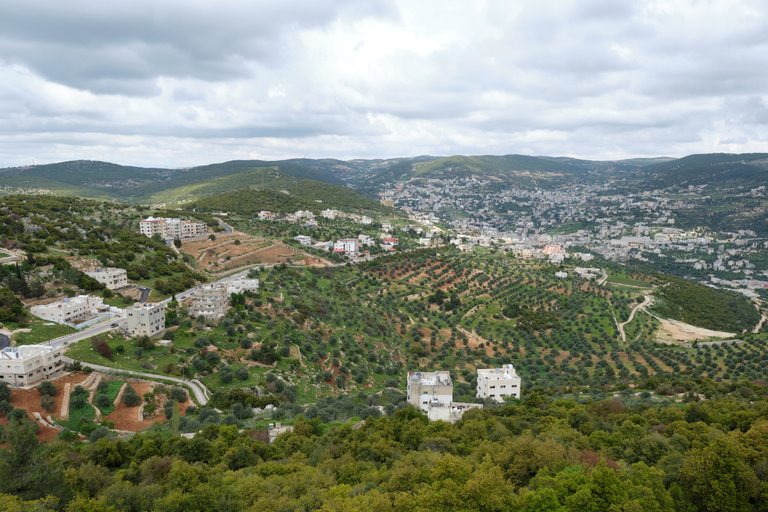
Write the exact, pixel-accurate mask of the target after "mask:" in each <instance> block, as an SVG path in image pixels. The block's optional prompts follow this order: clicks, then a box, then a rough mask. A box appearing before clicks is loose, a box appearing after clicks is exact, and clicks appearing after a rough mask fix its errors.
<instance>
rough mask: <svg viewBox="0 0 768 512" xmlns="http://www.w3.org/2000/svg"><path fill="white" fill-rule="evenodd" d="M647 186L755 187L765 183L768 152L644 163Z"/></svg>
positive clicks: (642, 175) (767, 174)
mask: <svg viewBox="0 0 768 512" xmlns="http://www.w3.org/2000/svg"><path fill="white" fill-rule="evenodd" d="M639 176H640V177H641V179H642V180H644V183H645V184H646V186H647V187H651V186H656V187H659V188H664V187H671V186H684V187H687V186H688V185H694V186H696V185H710V186H717V185H720V186H723V185H727V186H734V185H741V186H743V187H757V186H760V185H764V184H766V183H768V153H745V154H728V153H716V154H704V155H690V156H686V157H684V158H679V159H676V160H671V161H668V162H662V163H658V164H654V165H648V166H644V167H642V168H641V169H640V171H639Z"/></svg>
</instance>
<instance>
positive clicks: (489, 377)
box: [477, 364, 522, 402]
mask: <svg viewBox="0 0 768 512" xmlns="http://www.w3.org/2000/svg"><path fill="white" fill-rule="evenodd" d="M521 393H522V381H521V380H520V376H519V375H517V372H516V371H515V367H514V366H513V365H511V364H505V365H503V366H502V367H501V368H491V369H478V370H477V396H478V397H479V398H491V399H493V400H495V401H497V402H503V401H504V397H505V396H511V397H512V398H517V399H518V400H519V399H520V397H521V396H522V394H521Z"/></svg>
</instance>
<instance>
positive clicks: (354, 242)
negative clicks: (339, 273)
mask: <svg viewBox="0 0 768 512" xmlns="http://www.w3.org/2000/svg"><path fill="white" fill-rule="evenodd" d="M359 251H360V240H358V239H357V238H342V239H340V240H337V241H336V243H335V244H333V252H343V253H345V254H357V253H358V252H359Z"/></svg>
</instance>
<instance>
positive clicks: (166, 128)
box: [0, 0, 768, 165]
mask: <svg viewBox="0 0 768 512" xmlns="http://www.w3.org/2000/svg"><path fill="white" fill-rule="evenodd" d="M0 83H2V84H3V85H2V86H0V112H3V115H2V116H0V160H2V161H3V162H4V163H6V165H7V164H8V163H10V162H13V163H28V159H29V157H30V155H31V154H37V155H38V156H37V158H38V160H40V159H42V158H44V157H43V155H46V156H45V158H49V159H50V160H61V159H65V158H103V159H108V160H113V161H119V162H120V163H131V164H141V165H154V163H153V162H156V161H158V162H159V161H163V162H164V163H167V162H168V160H175V162H170V165H191V164H198V163H205V162H208V161H211V159H232V158H256V157H263V158H273V157H274V158H282V157H291V156H296V155H297V154H299V155H300V154H303V153H304V152H305V151H308V152H309V153H310V155H311V156H316V157H321V156H328V157H339V158H347V157H392V156H405V155H417V154H456V153H465V154H482V153H529V154H551V155H570V156H583V157H587V158H623V157H631V156H653V155H671V156H676V155H677V156H680V155H684V154H687V153H694V152H707V151H722V150H723V147H727V149H728V150H730V151H768V128H767V127H768V109H766V105H768V97H767V96H766V93H765V91H766V90H768V6H766V5H764V4H763V3H761V2H757V1H754V0H736V1H735V2H732V3H730V4H728V5H726V4H721V3H708V4H703V3H697V2H693V1H689V0H640V1H629V0H620V1H617V0H589V1H582V0H569V1H566V0H542V1H540V2H536V3H535V4H534V3H528V2H526V3H515V2H504V1H501V0H491V1H489V2H482V3H481V2H477V3H475V2H470V3H467V2H462V1H460V0H443V1H440V2H438V1H437V0H423V1H420V2H409V1H407V0H368V1H366V2H360V1H354V0H338V1H333V0H282V1H277V0H262V1H258V2H251V1H245V0H243V1H223V2H219V3H216V4H212V3H204V2H182V1H181V0H169V1H168V2H151V1H149V0H140V1H138V2H131V3H130V4H128V3H122V4H120V3H119V4H115V5H111V4H109V3H102V4H92V3H88V2H83V1H82V0H76V1H74V2H68V3H61V2H59V3H54V2H47V1H38V2H33V3H32V4H23V5H22V4H18V5H16V4H14V5H11V4H10V2H3V1H2V0H0Z"/></svg>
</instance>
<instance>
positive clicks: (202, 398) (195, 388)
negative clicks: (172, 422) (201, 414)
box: [62, 357, 208, 405]
mask: <svg viewBox="0 0 768 512" xmlns="http://www.w3.org/2000/svg"><path fill="white" fill-rule="evenodd" d="M62 360H64V361H65V362H68V363H70V362H72V361H73V360H72V359H70V358H68V357H62ZM82 364H83V365H84V366H88V367H90V368H93V369H94V370H98V371H100V372H115V373H125V374H128V375H135V376H137V377H145V378H148V379H163V380H169V381H171V382H176V383H178V384H184V385H185V386H189V388H190V389H191V390H192V392H193V393H194V394H195V399H196V400H197V403H199V404H200V405H205V404H207V403H208V389H207V388H206V387H205V386H204V385H203V383H202V382H200V381H199V380H197V379H195V380H194V381H190V380H184V379H179V378H177V377H170V376H168V375H158V374H156V373H142V372H134V371H132V370H119V369H117V368H112V367H109V366H101V365H99V364H91V363H85V362H82Z"/></svg>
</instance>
